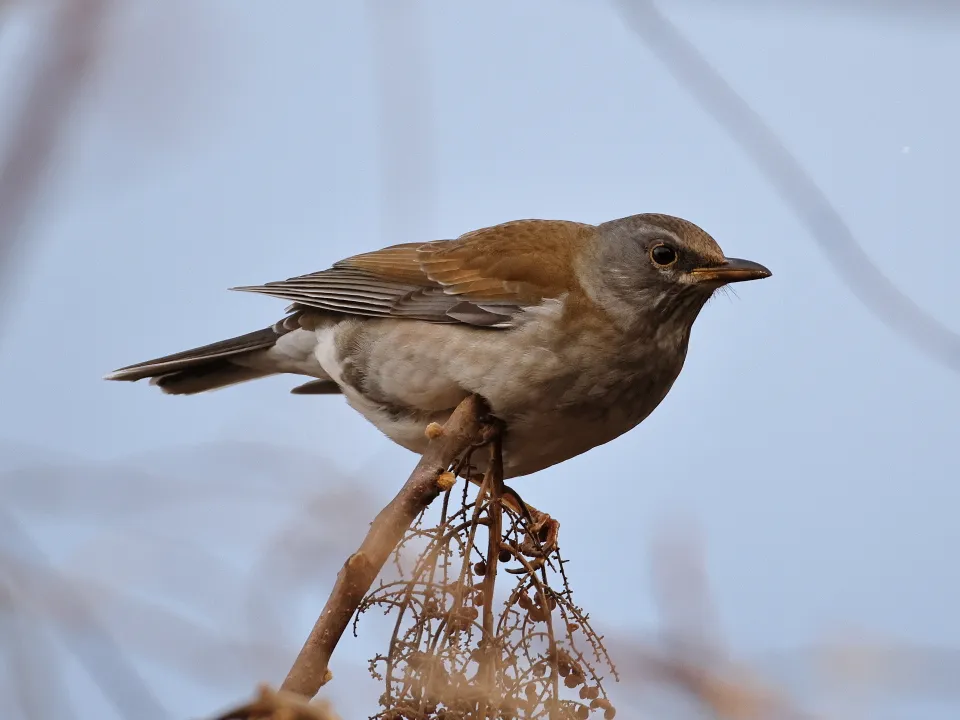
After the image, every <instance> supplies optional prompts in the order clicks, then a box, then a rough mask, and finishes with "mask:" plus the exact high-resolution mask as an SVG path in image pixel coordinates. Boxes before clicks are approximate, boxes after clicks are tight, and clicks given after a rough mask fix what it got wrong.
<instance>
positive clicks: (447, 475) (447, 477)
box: [437, 470, 457, 492]
mask: <svg viewBox="0 0 960 720" xmlns="http://www.w3.org/2000/svg"><path fill="white" fill-rule="evenodd" d="M456 484H457V476H456V475H454V474H453V473H452V472H450V471H449V470H448V471H447V472H442V473H440V476H439V477H438V478H437V487H438V488H440V491H441V492H447V491H448V490H450V488H452V487H453V486H454V485H456Z"/></svg>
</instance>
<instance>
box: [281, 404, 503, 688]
mask: <svg viewBox="0 0 960 720" xmlns="http://www.w3.org/2000/svg"><path fill="white" fill-rule="evenodd" d="M484 414H485V408H484V403H483V401H482V400H481V399H480V398H478V397H477V396H475V395H471V396H469V397H468V398H466V399H465V400H464V401H463V402H461V403H460V405H458V406H457V409H456V410H455V411H454V413H453V415H452V416H451V417H450V419H449V420H448V421H447V423H446V424H445V425H444V426H443V430H442V433H440V434H439V437H433V438H432V439H431V441H430V444H429V445H428V447H427V450H426V451H425V452H424V453H423V457H421V458H420V462H419V463H417V466H416V468H414V470H413V473H411V475H410V477H409V479H408V480H407V482H406V483H405V484H404V486H403V487H402V488H401V490H400V492H399V493H397V496H396V497H395V498H394V499H393V500H392V501H390V503H389V504H388V505H387V506H386V507H385V508H384V509H383V510H381V511H380V513H379V514H378V515H377V517H376V518H375V519H374V521H373V523H371V525H370V531H369V532H368V533H367V536H366V537H365V538H364V540H363V542H362V543H361V545H360V548H359V549H358V550H357V552H355V553H354V554H353V555H351V556H350V557H349V558H348V559H347V561H346V562H345V563H344V565H343V568H342V569H341V570H340V573H339V574H338V575H337V581H336V583H335V585H334V587H333V591H332V592H331V593H330V597H329V599H328V600H327V603H326V605H325V606H324V608H323V611H322V612H321V613H320V617H319V618H317V622H316V624H315V625H314V627H313V630H312V631H311V632H310V635H309V637H307V640H306V642H305V643H304V645H303V649H302V650H301V651H300V654H299V655H298V656H297V659H296V661H295V662H294V664H293V667H292V668H291V669H290V672H289V673H288V674H287V677H286V679H285V680H284V681H283V685H282V686H281V688H280V689H281V690H285V691H289V692H295V693H298V694H300V695H303V696H305V697H313V696H314V695H316V694H317V691H318V690H319V689H320V688H321V687H322V686H323V685H324V683H326V682H327V681H328V680H329V675H330V673H329V670H328V664H329V662H330V656H331V655H332V654H333V650H334V648H336V646H337V643H338V642H339V640H340V637H341V636H342V635H343V633H344V631H345V630H346V629H347V625H348V624H349V623H350V618H351V617H353V614H354V613H355V612H356V610H357V608H358V607H359V605H360V602H361V601H362V600H363V598H364V596H365V595H366V594H367V592H368V591H369V590H370V587H371V585H373V581H374V580H376V578H377V575H378V574H379V573H380V570H381V569H382V568H383V566H384V564H385V563H386V562H387V560H388V559H389V557H390V553H392V552H393V550H394V548H395V547H396V546H397V544H398V543H399V542H400V540H401V539H402V538H403V534H404V533H405V532H406V531H407V529H408V528H409V527H410V524H411V523H412V522H413V521H414V520H415V519H416V517H417V516H418V515H419V514H420V512H421V511H422V510H423V509H424V508H426V507H427V506H428V505H429V504H430V503H431V502H433V500H434V499H435V498H436V497H437V496H438V495H439V493H440V491H441V486H440V484H439V483H438V482H437V481H438V478H439V477H440V475H441V474H442V473H443V472H444V471H445V470H447V468H448V467H450V466H451V465H452V464H453V463H454V462H455V461H456V460H457V459H458V458H459V457H460V456H461V455H463V453H465V452H466V451H467V450H468V448H469V447H470V445H471V444H472V443H475V442H476V441H477V440H478V439H479V433H480V429H481V418H482V416H483V415H484Z"/></svg>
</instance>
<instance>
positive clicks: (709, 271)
mask: <svg viewBox="0 0 960 720" xmlns="http://www.w3.org/2000/svg"><path fill="white" fill-rule="evenodd" d="M772 274H773V273H771V272H770V271H769V270H767V268H765V267H764V266H763V265H761V264H760V263H755V262H752V261H750V260H741V259H740V258H726V259H725V260H724V263H723V265H718V266H715V267H704V268H696V269H694V270H692V271H691V275H693V277H694V279H695V280H696V281H697V282H704V283H720V284H721V285H726V284H727V283H735V282H745V281H746V280H762V279H763V278H767V277H770V276H771V275H772Z"/></svg>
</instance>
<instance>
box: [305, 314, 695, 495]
mask: <svg viewBox="0 0 960 720" xmlns="http://www.w3.org/2000/svg"><path fill="white" fill-rule="evenodd" d="M536 330H537V328H531V329H529V330H528V331H527V332H528V333H529V334H527V335H526V336H524V335H522V334H521V333H522V331H521V332H516V331H512V330H511V331H507V332H504V331H495V330H491V331H478V330H476V329H467V328H463V327H462V326H455V325H427V324H421V323H410V322H403V321H382V322H370V321H364V322H363V323H351V322H350V321H347V322H346V323H342V324H341V325H338V326H336V327H333V328H329V329H327V330H323V331H321V330H318V331H317V332H318V349H317V358H318V360H319V361H320V364H321V365H322V366H323V368H324V370H325V371H326V372H327V373H328V374H329V375H330V376H331V377H332V378H333V379H334V380H335V381H336V382H337V383H338V384H339V385H340V387H341V389H342V390H343V394H344V396H345V397H346V399H347V402H348V403H349V404H350V405H351V406H352V407H353V408H354V409H355V410H357V411H358V412H360V413H361V414H362V415H363V416H364V417H365V418H366V419H367V420H368V421H370V422H371V423H372V424H373V425H374V426H376V427H377V428H378V429H379V430H380V431H381V432H383V433H384V434H385V435H386V436H387V437H389V438H390V439H391V440H393V441H394V442H396V443H397V444H399V445H401V446H402V447H405V448H407V449H408V450H412V451H413V452H418V453H420V452H423V451H424V449H425V448H426V445H427V438H426V436H425V434H424V432H425V429H426V427H427V425H428V424H429V423H431V422H437V423H441V424H442V423H444V422H445V421H446V420H447V419H448V418H449V416H450V413H451V412H452V411H453V409H454V408H455V407H456V405H457V404H458V403H459V402H460V401H461V400H463V399H464V398H465V397H467V396H468V395H469V394H471V393H477V394H478V395H480V396H481V397H483V398H485V399H486V400H487V401H488V402H489V403H490V405H491V409H492V412H493V414H494V415H495V416H497V417H499V418H500V419H502V420H503V421H504V422H505V423H506V425H507V435H506V438H505V441H504V471H505V473H506V475H507V477H516V476H520V475H527V474H530V473H533V472H537V471H538V470H542V469H544V468H547V467H550V466H551V465H555V464H557V463H559V462H563V461H564V460H567V459H569V458H571V457H574V456H576V455H579V454H581V453H583V452H586V451H587V450H590V449H591V448H593V447H596V446H598V445H602V444H604V443H606V442H609V441H610V440H613V439H614V438H616V437H618V436H620V435H622V434H623V433H625V432H627V431H628V430H630V429H631V428H633V427H635V426H636V425H637V424H638V423H640V422H641V421H642V420H643V419H644V418H645V417H647V415H649V414H650V412H652V411H653V409H654V408H655V407H656V406H657V405H658V404H659V403H660V401H661V400H662V399H663V397H664V396H665V395H666V393H667V392H668V391H669V389H670V386H671V385H672V384H673V381H674V380H675V379H676V376H677V373H678V372H679V366H680V364H682V356H681V357H680V358H679V363H677V362H671V363H668V364H666V365H663V366H661V365H662V363H653V364H652V365H651V364H650V363H646V362H643V361H640V362H637V363H633V364H631V365H624V364H623V363H619V364H617V363H611V362H609V359H608V358H603V357H597V356H595V354H591V350H590V349H589V344H586V345H585V344H583V343H581V344H576V343H574V344H569V343H568V344H567V345H565V346H563V347H559V348H558V347H555V346H551V345H549V344H548V343H546V342H538V339H537V337H536V335H535V332H536ZM322 333H326V334H325V335H324V334H322Z"/></svg>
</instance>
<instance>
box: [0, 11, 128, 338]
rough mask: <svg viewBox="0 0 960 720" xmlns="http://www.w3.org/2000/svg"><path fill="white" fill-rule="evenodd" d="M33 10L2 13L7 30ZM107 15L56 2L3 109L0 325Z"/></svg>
mask: <svg viewBox="0 0 960 720" xmlns="http://www.w3.org/2000/svg"><path fill="white" fill-rule="evenodd" d="M28 5H30V7H27V6H28ZM37 5H38V4H37V3H27V2H22V1H21V2H17V1H16V0H14V1H13V2H7V3H5V5H4V6H2V7H0V9H2V10H3V11H4V12H5V13H6V15H5V16H4V18H3V19H5V20H7V21H8V22H9V20H10V18H11V17H12V16H13V14H14V13H15V12H18V11H26V10H31V11H37V10H38V7H37ZM44 9H46V8H44ZM109 9H110V0H57V2H55V3H54V4H53V6H52V7H50V8H49V17H48V18H47V19H46V22H45V23H43V24H42V30H41V34H42V38H41V39H39V40H38V41H37V42H34V43H32V57H31V58H30V60H29V61H28V62H25V63H24V72H23V73H22V76H21V73H17V75H18V81H19V82H21V83H22V84H23V86H24V87H23V91H22V94H21V97H20V98H19V102H18V103H6V102H5V103H4V105H7V106H8V107H13V108H14V109H13V111H12V112H13V118H12V121H11V122H10V123H9V131H8V132H7V133H6V137H4V138H3V139H2V144H0V323H2V322H3V319H4V313H5V312H6V310H7V297H6V294H7V293H9V291H10V288H11V285H12V278H13V276H14V270H13V268H14V265H15V261H16V254H17V253H18V252H19V251H21V250H22V246H23V244H24V235H25V233H24V229H25V227H26V225H27V222H28V221H29V219H30V215H31V213H33V212H34V211H35V210H36V209H37V200H38V197H39V195H40V193H41V191H42V187H43V180H44V176H45V174H46V172H47V171H48V170H49V167H50V165H51V163H52V162H53V160H54V158H55V154H56V151H57V146H58V143H59V141H60V138H61V135H62V133H63V131H64V129H65V128H66V127H67V125H68V124H69V120H70V110H71V107H72V106H73V103H74V101H75V100H76V98H77V97H78V95H79V94H80V93H81V91H82V90H83V87H84V80H85V79H86V77H87V73H88V72H89V70H90V68H91V67H92V65H93V63H94V61H95V58H96V55H97V52H98V49H99V40H100V31H101V29H102V27H103V26H104V24H105V22H106V18H107V14H108V11H109ZM2 29H3V26H0V30H2Z"/></svg>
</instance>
